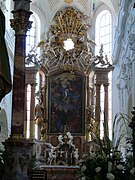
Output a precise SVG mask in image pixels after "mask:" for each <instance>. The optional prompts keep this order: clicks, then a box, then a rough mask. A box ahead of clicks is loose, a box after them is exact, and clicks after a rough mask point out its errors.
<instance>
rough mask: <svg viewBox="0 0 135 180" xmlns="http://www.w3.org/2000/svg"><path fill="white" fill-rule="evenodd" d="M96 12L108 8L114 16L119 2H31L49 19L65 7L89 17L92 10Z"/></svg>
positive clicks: (116, 0)
mask: <svg viewBox="0 0 135 180" xmlns="http://www.w3.org/2000/svg"><path fill="white" fill-rule="evenodd" d="M93 3H94V7H95V8H94V11H96V10H97V9H98V8H99V7H100V6H101V5H103V4H105V5H106V6H108V7H109V8H110V9H111V10H112V11H113V12H114V13H115V14H116V15H117V13H118V4H119V0H40V1H37V0H32V5H35V6H36V7H38V8H39V9H40V11H41V12H42V13H44V14H46V15H47V18H51V16H53V15H54V14H55V13H56V12H57V11H58V10H59V9H62V8H63V7H65V6H72V7H76V8H78V9H79V10H81V12H82V13H84V14H86V15H88V16H89V15H91V11H92V9H93Z"/></svg>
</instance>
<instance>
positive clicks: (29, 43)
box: [26, 16, 37, 55]
mask: <svg viewBox="0 0 135 180" xmlns="http://www.w3.org/2000/svg"><path fill="white" fill-rule="evenodd" d="M29 20H30V21H32V27H31V29H30V30H29V31H27V37H26V55H27V54H28V53H29V52H30V51H31V50H32V48H33V47H35V45H36V31H37V28H36V20H35V17H34V16H31V17H30V19H29Z"/></svg>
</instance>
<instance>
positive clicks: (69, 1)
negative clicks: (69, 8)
mask: <svg viewBox="0 0 135 180" xmlns="http://www.w3.org/2000/svg"><path fill="white" fill-rule="evenodd" d="M64 1H65V3H69V4H70V3H72V2H73V0H64Z"/></svg>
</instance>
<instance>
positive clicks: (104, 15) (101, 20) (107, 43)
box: [95, 10, 112, 62]
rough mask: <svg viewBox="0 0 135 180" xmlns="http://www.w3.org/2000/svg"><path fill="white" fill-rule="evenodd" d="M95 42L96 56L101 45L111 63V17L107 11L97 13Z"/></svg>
mask: <svg viewBox="0 0 135 180" xmlns="http://www.w3.org/2000/svg"><path fill="white" fill-rule="evenodd" d="M95 27H96V31H95V42H96V44H97V46H96V49H95V52H96V54H98V52H99V49H100V45H101V44H103V47H104V54H106V55H107V56H108V59H109V61H110V62H111V53H112V16H111V13H110V12H109V11H108V10H103V11H101V12H100V13H99V15H98V16H97V19H96V26H95Z"/></svg>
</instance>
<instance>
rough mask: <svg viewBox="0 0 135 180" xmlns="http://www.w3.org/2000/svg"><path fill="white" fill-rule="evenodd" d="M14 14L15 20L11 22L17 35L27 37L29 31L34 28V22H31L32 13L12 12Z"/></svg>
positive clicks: (23, 11) (24, 11) (20, 10)
mask: <svg viewBox="0 0 135 180" xmlns="http://www.w3.org/2000/svg"><path fill="white" fill-rule="evenodd" d="M12 13H13V16H14V19H11V20H10V22H11V27H12V28H13V29H14V30H15V34H20V35H26V32H27V30H28V29H30V28H31V26H32V22H31V21H29V17H30V15H31V14H32V12H30V11H26V10H22V9H19V10H14V11H12Z"/></svg>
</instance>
